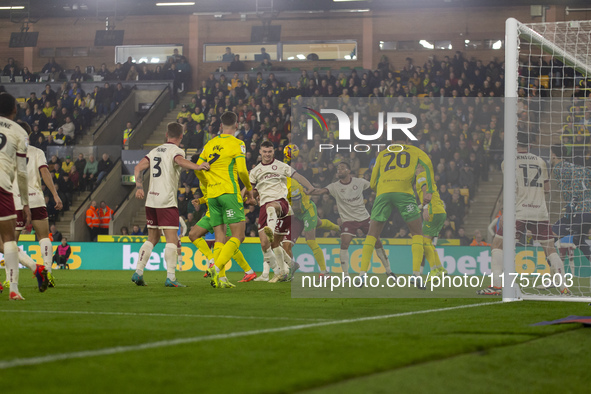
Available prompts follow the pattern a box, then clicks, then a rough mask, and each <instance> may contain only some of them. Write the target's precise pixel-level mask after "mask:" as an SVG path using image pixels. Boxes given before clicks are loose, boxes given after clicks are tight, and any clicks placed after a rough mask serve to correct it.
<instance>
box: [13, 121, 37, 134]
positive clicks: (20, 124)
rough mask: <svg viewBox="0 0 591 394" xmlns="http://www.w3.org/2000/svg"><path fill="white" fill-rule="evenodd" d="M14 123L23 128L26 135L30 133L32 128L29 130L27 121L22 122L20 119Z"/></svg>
mask: <svg viewBox="0 0 591 394" xmlns="http://www.w3.org/2000/svg"><path fill="white" fill-rule="evenodd" d="M16 123H18V125H19V126H20V127H22V128H23V130H25V131H26V132H27V135H31V133H32V132H33V130H31V126H29V124H28V123H27V122H23V121H22V120H17V121H16Z"/></svg>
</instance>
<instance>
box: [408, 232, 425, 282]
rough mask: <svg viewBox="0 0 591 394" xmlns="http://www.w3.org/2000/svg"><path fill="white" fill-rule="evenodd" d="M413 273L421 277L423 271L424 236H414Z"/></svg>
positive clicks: (412, 248) (412, 246) (412, 249)
mask: <svg viewBox="0 0 591 394" xmlns="http://www.w3.org/2000/svg"><path fill="white" fill-rule="evenodd" d="M411 251H412V272H413V274H414V275H419V273H420V271H421V262H422V261H423V253H424V250H423V236H422V235H413V236H412V245H411Z"/></svg>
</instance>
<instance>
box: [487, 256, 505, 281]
mask: <svg viewBox="0 0 591 394" xmlns="http://www.w3.org/2000/svg"><path fill="white" fill-rule="evenodd" d="M491 254H492V261H491V263H490V268H491V271H492V274H493V280H492V283H493V286H494V287H501V284H502V283H503V282H502V281H501V275H502V274H503V249H493V250H492V252H491Z"/></svg>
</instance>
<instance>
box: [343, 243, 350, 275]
mask: <svg viewBox="0 0 591 394" xmlns="http://www.w3.org/2000/svg"><path fill="white" fill-rule="evenodd" d="M341 270H342V271H343V273H344V274H345V276H349V249H346V250H345V249H341Z"/></svg>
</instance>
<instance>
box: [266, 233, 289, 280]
mask: <svg viewBox="0 0 591 394" xmlns="http://www.w3.org/2000/svg"><path fill="white" fill-rule="evenodd" d="M281 241H283V235H279V234H277V233H275V236H274V239H273V242H271V249H272V250H273V254H274V255H275V261H276V262H277V271H275V275H274V276H273V278H271V280H270V281H269V283H277V282H285V281H286V280H287V279H288V278H289V265H288V264H287V262H286V261H285V255H284V253H283V248H282V247H281ZM290 263H291V261H290Z"/></svg>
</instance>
